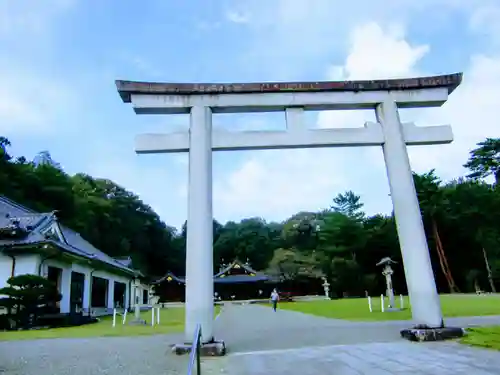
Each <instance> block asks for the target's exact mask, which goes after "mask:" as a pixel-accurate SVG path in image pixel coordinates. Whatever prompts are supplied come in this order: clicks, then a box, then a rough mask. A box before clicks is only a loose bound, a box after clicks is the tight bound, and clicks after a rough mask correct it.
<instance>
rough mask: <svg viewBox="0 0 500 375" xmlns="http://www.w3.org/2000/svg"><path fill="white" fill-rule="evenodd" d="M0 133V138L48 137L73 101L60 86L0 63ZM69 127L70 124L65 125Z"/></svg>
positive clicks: (63, 87)
mask: <svg viewBox="0 0 500 375" xmlns="http://www.w3.org/2000/svg"><path fill="white" fill-rule="evenodd" d="M0 81H1V82H2V86H1V87H0V132H1V133H2V134H3V135H7V136H11V135H28V134H29V135H32V136H37V135H41V134H44V135H51V134H53V133H55V132H57V131H61V130H63V129H58V128H57V126H56V119H57V118H58V116H60V115H61V114H63V113H70V112H71V109H72V108H74V106H75V103H76V98H75V97H74V95H73V92H71V91H70V90H69V89H68V88H67V87H66V86H65V85H64V84H62V83H61V82H58V81H57V80H55V79H53V78H52V79H51V78H50V77H42V76H39V75H35V74H32V73H31V72H30V71H28V70H25V69H17V68H16V67H14V66H12V65H10V64H2V63H0ZM68 125H70V124H68Z"/></svg>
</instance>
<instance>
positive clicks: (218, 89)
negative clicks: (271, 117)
mask: <svg viewBox="0 0 500 375" xmlns="http://www.w3.org/2000/svg"><path fill="white" fill-rule="evenodd" d="M461 81H462V73H455V74H447V75H439V76H431V77H419V78H405V79H383V80H370V81H368V80H365V81H323V82H267V83H265V82H261V83H161V82H136V81H122V80H117V81H116V87H117V89H118V92H119V94H120V96H121V98H122V100H123V101H124V102H125V103H133V104H134V109H135V111H136V112H137V113H138V114H139V113H142V114H146V113H147V114H155V113H156V114H179V113H187V112H188V111H189V107H192V106H194V105H197V104H201V103H200V102H199V101H196V100H193V99H189V98H193V97H196V96H203V97H205V98H204V99H205V100H204V101H203V105H206V106H210V107H212V110H213V112H215V113H217V112H219V113H220V112H224V113H228V112H232V113H234V112H242V111H241V110H238V105H237V103H235V101H233V100H230V99H229V100H226V101H221V96H227V97H230V96H234V95H237V96H239V95H245V94H247V95H248V94H250V95H251V94H263V93H265V94H271V95H272V94H280V95H281V96H280V98H278V97H274V98H272V99H273V100H261V101H258V102H255V101H254V103H253V105H252V104H249V105H246V106H245V109H244V111H243V112H259V111H263V112H270V111H273V110H284V109H285V108H290V107H292V106H294V105H295V106H300V107H301V108H303V109H304V110H326V109H357V108H358V109H360V108H373V106H374V105H375V104H376V103H377V101H378V100H379V98H378V97H377V96H376V95H375V96H374V95H373V94H374V92H384V91H385V92H387V91H391V92H395V93H397V92H398V91H400V92H404V91H408V90H411V91H415V90H419V91H422V90H423V91H431V90H432V91H434V92H435V93H436V94H437V92H436V89H445V90H443V91H444V92H442V93H441V95H434V96H433V97H431V98H430V97H429V95H422V96H420V97H419V96H418V95H417V96H415V97H413V98H407V97H403V96H402V97H398V96H397V95H396V96H395V98H394V99H395V101H396V102H398V105H399V106H400V107H401V108H411V107H424V106H425V107H427V106H439V105H442V104H443V103H444V102H445V101H446V99H447V96H448V94H450V93H451V92H453V90H454V89H455V88H457V87H458V86H459V85H460V83H461ZM438 91H441V90H438ZM347 92H351V93H353V94H358V95H357V96H358V98H356V99H354V98H345V97H344V98H340V97H339V95H338V94H342V93H347ZM285 93H288V94H290V97H289V98H284V97H283V94H285ZM312 93H314V94H316V95H314V98H313V99H309V98H308V97H307V94H312ZM318 93H324V94H326V95H325V97H324V100H319V97H318V95H317V94H318ZM363 93H365V94H372V95H365V96H363ZM297 94H299V95H298V97H295V96H296V95H297ZM427 94H429V93H427ZM144 96H151V97H153V96H163V97H164V96H172V97H177V98H172V99H171V100H169V101H168V103H167V102H165V101H164V100H161V101H159V102H158V103H157V104H158V106H157V107H156V106H152V105H151V104H152V103H151V101H150V100H148V101H147V103H144V105H141V100H140V99H141V97H142V98H144ZM207 96H209V97H211V98H209V99H211V100H207V98H206V97H207ZM134 97H135V98H134ZM134 99H136V100H134ZM268 99H269V98H268ZM318 100H319V102H318ZM238 101H239V100H238Z"/></svg>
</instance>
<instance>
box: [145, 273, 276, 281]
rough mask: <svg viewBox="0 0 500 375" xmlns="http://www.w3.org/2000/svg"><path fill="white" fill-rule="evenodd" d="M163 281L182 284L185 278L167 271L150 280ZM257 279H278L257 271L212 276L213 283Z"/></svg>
mask: <svg viewBox="0 0 500 375" xmlns="http://www.w3.org/2000/svg"><path fill="white" fill-rule="evenodd" d="M164 281H176V282H178V283H181V284H184V283H185V282H186V279H185V278H184V277H178V276H175V275H174V274H173V273H171V272H168V273H167V274H166V275H165V276H163V277H162V278H160V279H158V280H156V281H154V282H152V284H161V283H163V282H164ZM258 281H271V282H273V281H274V282H277V281H278V279H276V278H274V277H272V276H268V275H265V274H263V273H257V274H255V276H250V275H229V276H225V277H217V276H216V275H215V276H214V283H215V284H242V283H255V282H258Z"/></svg>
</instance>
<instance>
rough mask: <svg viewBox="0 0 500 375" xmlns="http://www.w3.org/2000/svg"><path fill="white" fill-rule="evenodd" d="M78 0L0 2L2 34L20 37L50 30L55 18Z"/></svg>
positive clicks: (0, 34) (5, 0) (9, 0)
mask: <svg viewBox="0 0 500 375" xmlns="http://www.w3.org/2000/svg"><path fill="white" fill-rule="evenodd" d="M75 3H76V0H44V1H39V0H3V1H2V2H0V36H3V37H15V38H16V39H17V38H19V37H20V36H21V35H22V36H25V35H30V34H31V35H36V36H37V37H40V34H41V33H44V32H46V31H48V29H49V28H50V26H51V23H52V21H53V20H54V18H56V17H57V16H59V15H60V14H61V13H62V12H64V11H67V10H69V9H70V8H71V7H72V6H73V5H74V4H75Z"/></svg>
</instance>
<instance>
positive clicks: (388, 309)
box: [384, 307, 403, 312]
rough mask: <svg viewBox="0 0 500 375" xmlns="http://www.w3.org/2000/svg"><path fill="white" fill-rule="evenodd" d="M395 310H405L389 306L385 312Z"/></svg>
mask: <svg viewBox="0 0 500 375" xmlns="http://www.w3.org/2000/svg"><path fill="white" fill-rule="evenodd" d="M395 311H403V309H400V308H397V307H387V308H386V309H385V310H384V312H395Z"/></svg>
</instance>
